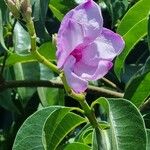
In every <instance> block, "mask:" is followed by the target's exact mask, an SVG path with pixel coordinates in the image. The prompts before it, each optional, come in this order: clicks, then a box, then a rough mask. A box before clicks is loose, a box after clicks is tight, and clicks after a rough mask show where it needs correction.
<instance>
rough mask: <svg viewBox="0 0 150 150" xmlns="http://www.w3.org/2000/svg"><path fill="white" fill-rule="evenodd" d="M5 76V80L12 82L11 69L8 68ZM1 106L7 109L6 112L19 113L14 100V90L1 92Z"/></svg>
mask: <svg viewBox="0 0 150 150" xmlns="http://www.w3.org/2000/svg"><path fill="white" fill-rule="evenodd" d="M3 76H4V77H5V80H10V79H11V75H10V69H9V68H7V69H5V70H4V73H3ZM0 106H2V107H3V108H5V109H6V110H9V111H11V112H17V113H19V110H18V109H17V107H16V106H15V104H14V102H13V100H12V90H11V89H6V90H4V91H2V90H1V91H0Z"/></svg>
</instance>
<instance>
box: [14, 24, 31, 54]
mask: <svg viewBox="0 0 150 150" xmlns="http://www.w3.org/2000/svg"><path fill="white" fill-rule="evenodd" d="M13 32H14V34H13V42H14V49H15V51H16V53H18V54H27V53H29V50H30V48H31V46H30V36H29V33H28V32H27V31H26V30H25V29H24V28H23V27H22V26H21V24H20V23H19V22H17V23H16V24H15V27H14V31H13Z"/></svg>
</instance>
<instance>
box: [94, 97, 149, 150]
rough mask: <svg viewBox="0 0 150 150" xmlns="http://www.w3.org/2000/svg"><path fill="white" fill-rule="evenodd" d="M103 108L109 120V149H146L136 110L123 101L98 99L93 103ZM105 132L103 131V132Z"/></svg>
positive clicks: (142, 125)
mask: <svg viewBox="0 0 150 150" xmlns="http://www.w3.org/2000/svg"><path fill="white" fill-rule="evenodd" d="M95 104H100V105H101V106H102V107H104V108H105V110H106V111H107V113H108V115H109V120H110V125H111V126H110V130H109V132H110V136H109V140H110V142H109V143H111V149H114V150H131V149H132V150H141V149H142V150H144V149H146V130H145V125H144V121H143V118H142V116H141V114H140V112H139V111H138V109H137V108H136V107H135V106H134V105H133V104H132V103H131V102H130V101H127V100H125V99H108V100H107V99H105V98H99V99H98V100H96V101H95V102H93V104H92V107H93V106H94V105H95ZM104 131H105V130H104Z"/></svg>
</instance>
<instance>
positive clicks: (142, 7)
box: [117, 0, 150, 36]
mask: <svg viewBox="0 0 150 150" xmlns="http://www.w3.org/2000/svg"><path fill="white" fill-rule="evenodd" d="M149 11H150V1H149V0H140V1H139V2H137V3H136V4H135V5H134V6H133V7H132V8H130V9H129V10H128V12H127V13H126V15H125V16H124V17H123V19H122V20H121V22H120V24H119V26H118V28H117V32H118V33H119V34H121V35H122V36H123V35H125V34H126V33H128V32H129V31H130V30H131V29H132V28H133V27H134V26H135V25H136V24H138V23H139V22H141V20H143V19H144V18H147V16H148V14H149Z"/></svg>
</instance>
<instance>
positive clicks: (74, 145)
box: [64, 142, 91, 150]
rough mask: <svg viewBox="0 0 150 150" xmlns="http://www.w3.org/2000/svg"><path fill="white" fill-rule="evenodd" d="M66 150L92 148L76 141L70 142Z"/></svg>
mask: <svg viewBox="0 0 150 150" xmlns="http://www.w3.org/2000/svg"><path fill="white" fill-rule="evenodd" d="M64 150H91V148H90V147H89V146H87V145H85V144H83V143H78V142H75V143H71V144H68V145H67V146H66V147H65V148H64Z"/></svg>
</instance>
